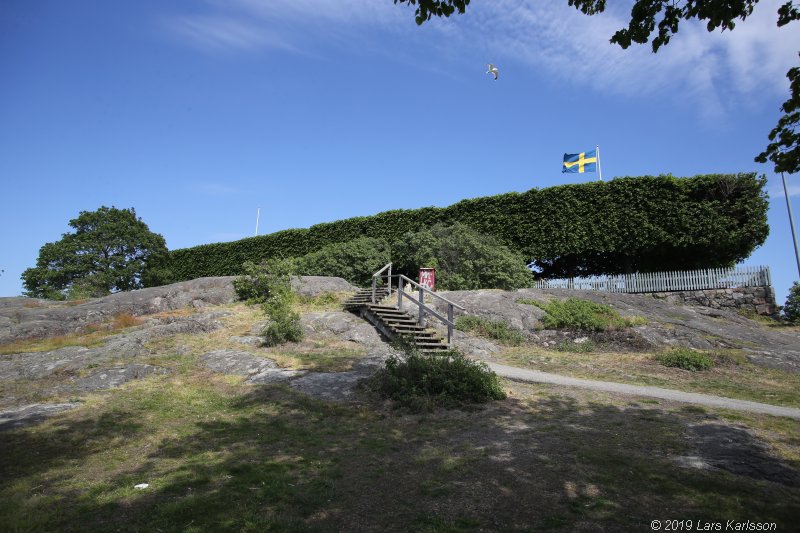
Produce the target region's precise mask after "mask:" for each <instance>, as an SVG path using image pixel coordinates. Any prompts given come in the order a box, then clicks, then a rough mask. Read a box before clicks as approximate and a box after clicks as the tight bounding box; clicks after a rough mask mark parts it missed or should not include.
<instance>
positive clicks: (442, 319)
mask: <svg viewBox="0 0 800 533" xmlns="http://www.w3.org/2000/svg"><path fill="white" fill-rule="evenodd" d="M401 292H402V293H403V296H405V297H406V298H408V299H409V300H411V301H412V302H414V303H415V304H417V305H421V306H422V307H424V308H425V310H426V311H427V312H429V313H430V314H432V315H433V316H435V317H436V318H438V319H439V320H441V321H442V322H444V323H445V325H449V326H454V327H455V323H454V322H451V321H449V320H447V319H446V318H445V317H443V316H442V315H440V314H439V313H437V312H436V311H434V310H433V309H431V308H430V307H428V306H427V305H425V304H424V303H422V302H420V301H419V300H417V299H416V298H414V297H413V296H411V295H410V294H409V293H407V292H406V291H401Z"/></svg>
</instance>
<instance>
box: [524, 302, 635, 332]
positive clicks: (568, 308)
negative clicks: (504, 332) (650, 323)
mask: <svg viewBox="0 0 800 533" xmlns="http://www.w3.org/2000/svg"><path fill="white" fill-rule="evenodd" d="M517 303H528V302H527V301H526V302H523V301H521V300H517ZM531 303H532V304H533V305H536V306H537V307H540V308H541V309H543V310H544V311H545V312H546V313H547V314H546V315H545V316H544V317H543V318H542V324H543V325H544V327H545V328H547V329H569V330H577V331H607V330H616V329H623V328H628V327H633V326H640V325H643V324H646V323H647V321H646V320H645V319H644V318H643V317H623V316H621V315H620V314H619V313H618V312H616V311H615V310H614V309H613V308H612V307H611V306H610V305H606V304H599V303H595V302H591V301H589V300H581V299H580V298H567V299H566V300H553V301H551V302H549V303H546V304H540V303H538V302H534V301H531Z"/></svg>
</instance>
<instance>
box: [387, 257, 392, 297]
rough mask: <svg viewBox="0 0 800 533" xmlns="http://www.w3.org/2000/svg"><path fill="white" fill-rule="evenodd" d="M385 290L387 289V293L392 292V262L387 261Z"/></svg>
mask: <svg viewBox="0 0 800 533" xmlns="http://www.w3.org/2000/svg"><path fill="white" fill-rule="evenodd" d="M386 290H387V291H389V292H388V294H387V296H388V295H389V294H392V264H391V263H389V276H388V277H387V278H386Z"/></svg>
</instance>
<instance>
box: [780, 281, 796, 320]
mask: <svg viewBox="0 0 800 533" xmlns="http://www.w3.org/2000/svg"><path fill="white" fill-rule="evenodd" d="M783 314H784V316H786V319H787V320H789V321H790V322H800V283H798V282H797V281H795V282H794V283H792V288H790V289H789V296H788V297H787V298H786V304H785V305H784V306H783Z"/></svg>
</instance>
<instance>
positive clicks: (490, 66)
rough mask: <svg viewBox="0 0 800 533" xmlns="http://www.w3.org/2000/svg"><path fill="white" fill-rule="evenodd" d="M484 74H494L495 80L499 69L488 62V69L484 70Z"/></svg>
mask: <svg viewBox="0 0 800 533" xmlns="http://www.w3.org/2000/svg"><path fill="white" fill-rule="evenodd" d="M486 74H494V79H495V81H497V75H498V74H500V71H499V70H497V67H496V66H494V65H492V64H491V63H489V70H487V71H486Z"/></svg>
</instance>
